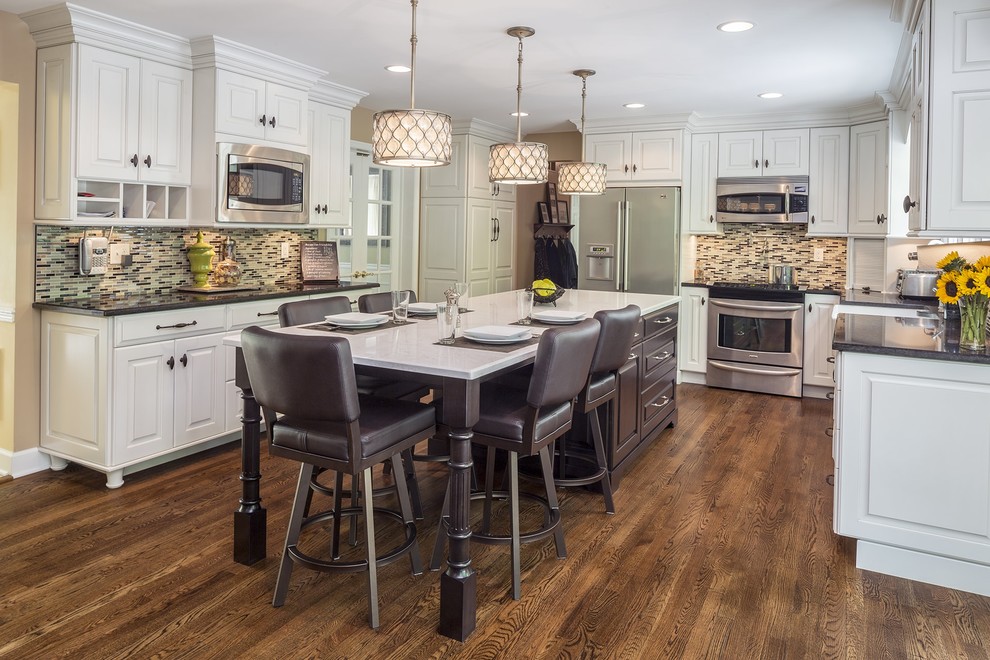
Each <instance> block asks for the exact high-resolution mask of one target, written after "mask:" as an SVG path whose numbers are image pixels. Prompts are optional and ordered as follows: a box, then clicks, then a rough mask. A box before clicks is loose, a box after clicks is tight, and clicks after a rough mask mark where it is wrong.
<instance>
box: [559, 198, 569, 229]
mask: <svg viewBox="0 0 990 660" xmlns="http://www.w3.org/2000/svg"><path fill="white" fill-rule="evenodd" d="M557 218H558V219H557V222H560V223H563V224H565V225H569V224H570V223H571V216H570V214H569V213H568V209H567V200H564V199H561V200H557Z"/></svg>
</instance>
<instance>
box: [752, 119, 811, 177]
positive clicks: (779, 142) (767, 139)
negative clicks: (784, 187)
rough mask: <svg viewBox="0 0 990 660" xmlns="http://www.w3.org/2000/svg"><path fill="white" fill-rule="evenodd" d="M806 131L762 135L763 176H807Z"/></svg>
mask: <svg viewBox="0 0 990 660" xmlns="http://www.w3.org/2000/svg"><path fill="white" fill-rule="evenodd" d="M808 135H809V132H808V129H806V128H798V129H793V130H783V131H765V132H764V133H763V175H764V176H798V175H805V174H808V139H809V138H808Z"/></svg>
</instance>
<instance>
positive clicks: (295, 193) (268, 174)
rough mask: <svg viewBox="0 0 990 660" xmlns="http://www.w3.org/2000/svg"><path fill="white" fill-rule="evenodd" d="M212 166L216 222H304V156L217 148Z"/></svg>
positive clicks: (306, 168) (248, 146)
mask: <svg viewBox="0 0 990 660" xmlns="http://www.w3.org/2000/svg"><path fill="white" fill-rule="evenodd" d="M217 166H218V170H219V176H218V179H217V222H250V223H257V224H304V223H306V222H308V220H309V156H308V155H307V154H303V153H297V152H295V151H288V150H286V149H277V148H274V147H264V146H259V145H253V144H233V143H230V142H218V143H217Z"/></svg>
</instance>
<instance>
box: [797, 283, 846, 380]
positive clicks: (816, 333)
mask: <svg viewBox="0 0 990 660" xmlns="http://www.w3.org/2000/svg"><path fill="white" fill-rule="evenodd" d="M837 304H839V297H838V296H826V295H812V294H808V295H805V297H804V305H805V314H804V384H805V385H821V386H822V387H833V386H834V385H835V382H834V381H833V380H832V374H833V369H834V367H833V362H832V359H833V358H834V356H835V351H833V350H832V335H833V333H834V330H835V321H834V320H832V308H833V307H835V306H836V305H837Z"/></svg>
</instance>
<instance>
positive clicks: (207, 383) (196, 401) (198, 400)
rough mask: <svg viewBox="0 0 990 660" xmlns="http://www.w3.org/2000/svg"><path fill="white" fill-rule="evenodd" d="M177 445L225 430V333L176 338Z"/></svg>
mask: <svg viewBox="0 0 990 660" xmlns="http://www.w3.org/2000/svg"><path fill="white" fill-rule="evenodd" d="M174 355H175V427H174V428H175V446H176V447H178V446H180V445H184V444H186V443H189V442H193V441H194V440H202V439H203V438H209V437H211V436H214V435H219V434H221V433H223V431H224V429H225V427H226V402H225V399H226V395H225V389H226V385H225V383H226V375H225V369H224V366H225V354H224V347H223V333H217V334H213V335H206V336H203V337H190V338H188V339H177V340H176V341H175V350H174Z"/></svg>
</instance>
